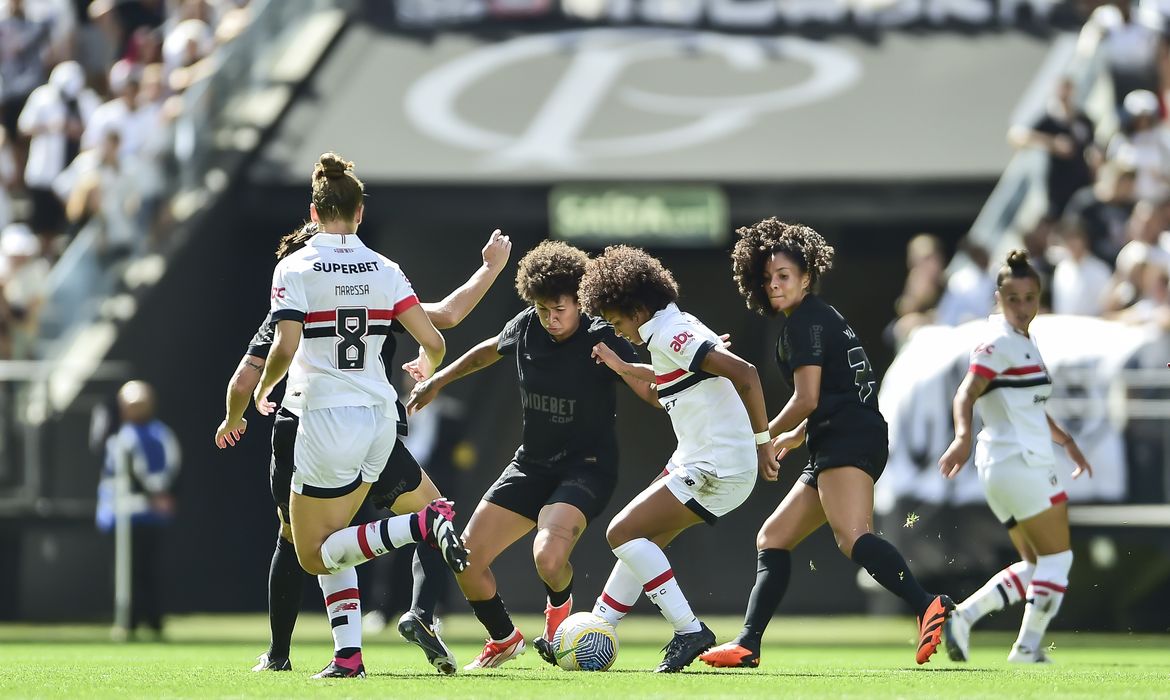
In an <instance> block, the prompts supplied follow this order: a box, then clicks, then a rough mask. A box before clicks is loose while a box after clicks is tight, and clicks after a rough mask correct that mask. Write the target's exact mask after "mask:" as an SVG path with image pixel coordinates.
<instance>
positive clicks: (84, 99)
mask: <svg viewBox="0 0 1170 700" xmlns="http://www.w3.org/2000/svg"><path fill="white" fill-rule="evenodd" d="M97 107H98V97H97V95H95V94H94V93H93V91H91V90H89V89H88V88H86V87H85V72H84V71H83V70H82V68H81V65H80V64H79V63H77V62H76V61H65V62H63V63H60V64H58V65H57V67H55V68H54V69H53V71H52V72H51V73H50V74H49V82H48V83H47V84H45V85H42V86H40V87H38V88H37V89H36V90H33V93H32V95H30V96H29V98H28V104H26V105H25V107H24V111H23V112H21V114H20V121H19V124H20V129H21V131H23V132H24V133H25V134H27V135H28V136H30V137H31V138H32V143H31V145H30V146H29V157H28V165H27V166H26V167H25V171H24V182H25V185H26V186H27V187H28V190H29V195H30V197H31V198H32V203H33V213H32V222H31V223H32V227H33V230H34V231H35V232H36V233H37V235H39V236H41V237H42V238H43V239H50V240H51V239H53V238H55V237H56V236H57V235H59V234H61V233H62V232H63V231H64V228H65V207H64V204H63V203H62V202H61V200H60V199H58V198H57V195H56V194H55V193H54V192H53V189H52V185H53V179H54V178H56V177H57V176H58V175H60V174H61V171H62V170H64V169H65V166H66V165H68V164H69V163H71V162H72V161H73V159H74V158H75V157H76V156H77V154H78V153H79V152H80V150H81V136H82V134H83V133H84V132H85V124H86V122H87V121H88V120H89V117H90V116H91V115H92V114H93V112H94V110H95V109H97ZM49 250H50V251H52V250H53V248H49Z"/></svg>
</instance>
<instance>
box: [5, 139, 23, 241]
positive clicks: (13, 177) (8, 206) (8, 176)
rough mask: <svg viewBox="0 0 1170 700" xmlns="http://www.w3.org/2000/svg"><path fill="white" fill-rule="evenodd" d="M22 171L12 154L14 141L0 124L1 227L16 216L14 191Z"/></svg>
mask: <svg viewBox="0 0 1170 700" xmlns="http://www.w3.org/2000/svg"><path fill="white" fill-rule="evenodd" d="M20 180H21V178H20V171H19V170H17V168H16V161H15V158H13V155H12V143H11V139H9V138H8V131H7V130H5V128H4V127H2V126H0V229H3V228H4V227H5V226H7V225H8V224H10V223H12V221H13V219H15V218H16V216H15V214H14V213H13V211H12V207H13V202H12V193H13V192H15V191H16V189H17V184H18V183H19V182H20Z"/></svg>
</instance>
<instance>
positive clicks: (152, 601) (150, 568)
mask: <svg viewBox="0 0 1170 700" xmlns="http://www.w3.org/2000/svg"><path fill="white" fill-rule="evenodd" d="M118 410H119V413H120V415H121V419H122V427H121V428H120V429H119V430H118V432H117V433H115V434H114V435H112V436H110V438H109V439H108V440H107V441H106V455H105V461H104V464H103V465H102V478H101V481H100V482H99V484H98V505H97V524H98V527H99V528H100V529H101V530H102V531H103V532H110V531H111V530H112V529H113V527H114V522H115V516H116V512H115V496H116V490H115V489H116V483H115V475H116V474H117V473H118V471H119V470H125V473H126V474H127V476H128V478H129V484H128V486H129V492H130V495H129V502H128V503H127V504H126V508H127V509H128V510H129V512H130V524H131V532H132V535H131V572H132V573H131V591H132V594H131V605H130V628H129V629H127V630H123V632H125V633H126V634H132V633H133V632H134V630H136V629H137V628H138V627H139V626H140V625H145V626H146V627H147V628H149V629H150V630H151V631H152V632H153V633H154V635H155V636H159V635H161V634H162V626H163V610H164V605H163V599H162V593H163V591H162V576H161V572H160V570H159V569H160V565H161V562H162V554H163V552H164V551H165V549H164V545H165V541H164V537H163V532H162V526H164V525H166V524H168V523H169V522H170V521H171V520H172V519H173V517H174V514H175V498H174V495H173V487H174V483H175V477H176V476H177V475H178V472H179V444H178V442H177V441H176V440H175V436H174V433H172V432H171V429H170V428H168V427H167V426H166V425H165V424H164V423H163V422H162V421H160V420H158V419H157V418H155V398H154V390H153V389H152V388H151V386H150V385H149V384H147V383H146V382H143V381H131V382H127V383H126V384H124V385H122V388H121V389H120V390H119V391H118Z"/></svg>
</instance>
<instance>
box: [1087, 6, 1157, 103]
mask: <svg viewBox="0 0 1170 700" xmlns="http://www.w3.org/2000/svg"><path fill="white" fill-rule="evenodd" d="M1162 28H1163V23H1162V19H1161V17H1160V16H1159V15H1158V13H1156V12H1151V11H1149V10H1148V9H1144V8H1139V7H1136V6H1135V4H1134V3H1133V2H1131V1H1130V0H1110V2H1107V3H1105V4H1103V5H1101V6H1100V7H1098V8H1097V9H1096V10H1094V11H1093V13H1092V14H1091V15H1090V16H1089V19H1088V21H1086V22H1085V26H1084V28H1083V29H1082V30H1081V38H1082V41H1086V42H1088V41H1093V40H1097V39H1100V42H1101V50H1102V53H1103V55H1104V58H1105V66H1106V69H1107V70H1108V71H1109V76H1110V78H1112V82H1113V93H1114V104H1115V105H1120V104H1121V101H1122V100H1123V99H1124V98H1125V96H1126V95H1128V94H1129V93H1130V92H1132V91H1133V90H1149V91H1150V92H1153V93H1154V94H1157V95H1165V94H1166V93H1167V89H1168V88H1170V49H1168V47H1167V43H1166V38H1165V36H1163V34H1162Z"/></svg>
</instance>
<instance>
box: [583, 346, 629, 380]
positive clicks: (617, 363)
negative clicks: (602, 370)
mask: <svg viewBox="0 0 1170 700" xmlns="http://www.w3.org/2000/svg"><path fill="white" fill-rule="evenodd" d="M590 357H592V358H593V359H594V361H596V362H597V364H602V363H604V364H605V366H606V367H609V368H610V369H612V370H613V371H615V372H617V373H618V374H621V373H622V370H621V368H622V365H623V364H625V363H624V362H623V361H622V358H620V357H618V356H617V353H616V352H614V351H613V350H612V349H611V348H610V347H609V346H608V345H606V344H605V343H598V344H597V345H594V346H593V352H592V353H590Z"/></svg>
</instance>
